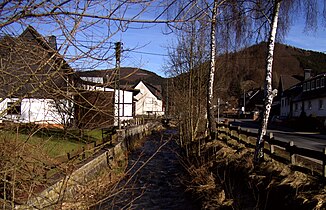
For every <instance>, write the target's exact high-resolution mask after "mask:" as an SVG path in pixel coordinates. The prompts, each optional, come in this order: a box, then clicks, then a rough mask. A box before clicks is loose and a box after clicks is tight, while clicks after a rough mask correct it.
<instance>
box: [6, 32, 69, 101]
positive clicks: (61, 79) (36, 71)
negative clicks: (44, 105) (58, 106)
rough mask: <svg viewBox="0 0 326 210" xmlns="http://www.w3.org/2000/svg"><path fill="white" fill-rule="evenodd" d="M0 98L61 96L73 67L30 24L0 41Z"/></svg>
mask: <svg viewBox="0 0 326 210" xmlns="http://www.w3.org/2000/svg"><path fill="white" fill-rule="evenodd" d="M0 59H1V61H2V63H1V69H2V77H1V78H0V90H1V91H0V97H2V98H6V97H24V98H54V97H60V96H61V97H63V94H62V93H63V92H62V90H63V89H66V88H67V82H68V80H67V78H68V77H69V76H70V75H72V72H73V70H72V69H71V68H70V66H69V65H68V64H67V63H66V61H65V60H64V59H63V57H62V56H61V55H60V54H59V53H58V52H57V51H56V50H55V49H53V48H52V47H51V46H50V44H49V43H48V42H47V40H46V39H45V38H44V37H42V36H41V35H40V34H39V33H38V32H37V31H36V30H35V29H34V28H33V27H31V26H28V27H27V28H26V29H25V31H24V32H23V33H22V34H21V35H20V36H18V37H10V36H6V37H4V38H3V39H1V40H0Z"/></svg>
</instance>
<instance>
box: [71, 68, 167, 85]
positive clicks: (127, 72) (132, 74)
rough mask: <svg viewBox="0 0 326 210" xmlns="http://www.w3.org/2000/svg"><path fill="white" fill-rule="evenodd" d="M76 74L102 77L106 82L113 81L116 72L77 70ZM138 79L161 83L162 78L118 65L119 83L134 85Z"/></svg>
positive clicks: (112, 70)
mask: <svg viewBox="0 0 326 210" xmlns="http://www.w3.org/2000/svg"><path fill="white" fill-rule="evenodd" d="M76 74H77V75H78V76H80V77H103V78H105V82H106V83H110V82H113V81H114V76H115V74H117V72H116V71H115V69H103V70H91V71H77V72H76ZM139 81H145V82H147V83H150V84H155V85H162V84H163V81H164V79H163V78H162V77H160V76H158V75H157V74H155V73H153V72H150V71H148V70H145V69H140V68H134V67H120V84H121V85H128V86H134V85H135V84H138V83H139Z"/></svg>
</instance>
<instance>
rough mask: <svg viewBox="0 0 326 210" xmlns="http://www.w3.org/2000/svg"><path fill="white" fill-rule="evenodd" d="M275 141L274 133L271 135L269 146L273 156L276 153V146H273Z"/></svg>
mask: <svg viewBox="0 0 326 210" xmlns="http://www.w3.org/2000/svg"><path fill="white" fill-rule="evenodd" d="M273 140H274V135H273V133H269V146H270V152H271V155H273V154H274V153H275V146H274V144H273Z"/></svg>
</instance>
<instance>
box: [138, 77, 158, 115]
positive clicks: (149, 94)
mask: <svg viewBox="0 0 326 210" xmlns="http://www.w3.org/2000/svg"><path fill="white" fill-rule="evenodd" d="M134 88H135V89H137V90H139V93H138V94H137V95H136V96H135V99H136V105H135V114H136V115H156V116H162V115H164V107H163V100H162V95H161V91H160V88H159V87H155V86H153V85H151V84H148V83H146V82H143V81H140V82H139V83H138V84H137V85H136V86H135V87H134Z"/></svg>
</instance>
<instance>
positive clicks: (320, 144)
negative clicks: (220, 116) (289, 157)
mask: <svg viewBox="0 0 326 210" xmlns="http://www.w3.org/2000/svg"><path fill="white" fill-rule="evenodd" d="M230 124H231V125H233V126H240V127H241V128H244V129H249V130H250V131H251V132H256V133H257V132H258V127H259V124H258V123H257V122H254V121H253V120H251V119H235V120H233V119H232V120H230ZM267 132H268V133H270V132H272V133H273V135H274V138H275V139H277V140H280V141H284V142H289V141H293V142H294V144H295V145H297V146H298V147H302V148H307V149H312V150H316V151H322V150H323V149H324V148H325V147H326V135H323V134H320V133H317V132H301V131H299V130H293V129H290V128H286V127H282V126H280V125H274V124H270V125H269V128H268V131H267Z"/></svg>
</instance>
